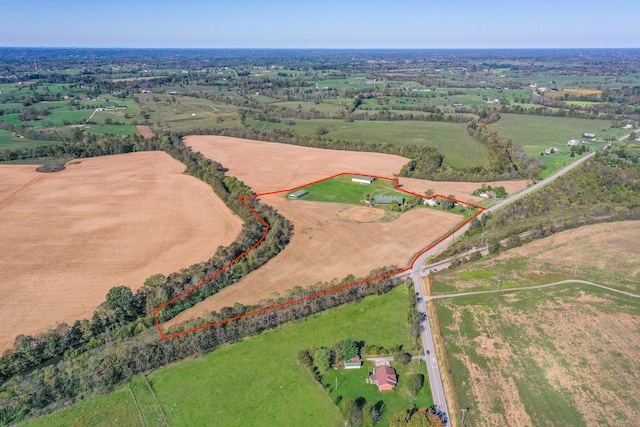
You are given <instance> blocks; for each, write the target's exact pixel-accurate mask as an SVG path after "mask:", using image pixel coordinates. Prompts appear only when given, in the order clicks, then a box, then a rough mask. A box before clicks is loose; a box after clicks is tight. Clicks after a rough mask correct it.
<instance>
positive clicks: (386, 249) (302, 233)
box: [164, 184, 462, 328]
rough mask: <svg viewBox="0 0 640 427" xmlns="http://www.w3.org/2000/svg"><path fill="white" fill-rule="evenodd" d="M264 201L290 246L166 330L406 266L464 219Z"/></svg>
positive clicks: (273, 198) (276, 198) (429, 212)
mask: <svg viewBox="0 0 640 427" xmlns="http://www.w3.org/2000/svg"><path fill="white" fill-rule="evenodd" d="M354 185H358V184H354ZM261 199H262V201H263V202H264V203H266V204H268V205H270V206H273V207H274V208H276V209H277V210H278V211H279V212H280V213H281V214H282V215H284V216H285V218H287V219H289V220H290V221H292V222H293V225H294V235H293V238H292V239H291V242H290V243H289V245H287V247H286V248H285V249H284V250H283V251H282V252H281V253H280V254H278V255H277V256H276V257H275V258H274V259H273V260H271V261H269V263H267V264H266V265H265V266H263V267H261V268H260V269H259V270H256V271H254V272H252V273H250V274H249V275H248V276H247V277H245V278H244V279H242V280H241V281H239V282H238V283H236V284H234V285H233V286H230V287H227V288H225V289H223V290H222V291H220V292H218V293H217V294H215V295H213V296H211V297H209V298H208V299H206V300H205V301H202V302H201V303H199V304H197V305H196V306H194V307H193V308H191V309H188V310H185V311H183V312H182V313H180V314H179V315H178V316H176V317H175V318H173V319H172V320H170V321H169V322H167V323H166V324H165V325H164V327H165V328H166V327H170V326H172V325H176V324H178V323H180V322H182V321H184V320H188V319H192V318H195V317H198V316H203V315H205V314H207V313H209V312H210V311H212V310H215V311H220V309H221V308H223V307H231V306H233V304H235V303H236V302H240V303H242V304H254V303H258V302H260V301H261V300H264V299H269V298H272V297H273V296H274V294H276V293H283V291H285V290H287V289H292V288H294V287H296V286H301V287H308V286H311V285H313V284H315V283H317V282H319V281H329V280H332V279H334V278H337V279H343V278H344V277H346V276H347V275H349V274H353V275H355V276H356V277H361V276H365V275H366V274H368V273H369V272H370V271H371V270H373V269H374V268H377V267H381V266H385V265H398V266H406V265H407V264H408V263H409V261H411V258H412V256H413V255H415V254H416V253H417V252H419V251H420V250H421V249H424V248H425V247H426V246H428V244H429V243H431V242H433V241H434V240H436V238H438V237H439V236H442V235H444V234H445V233H446V232H448V231H449V230H450V229H451V228H452V227H453V226H454V225H456V224H458V223H459V222H461V221H462V217H461V216H459V215H454V214H450V213H447V212H444V211H440V210H435V209H427V208H414V209H412V210H410V211H408V212H405V213H403V214H401V215H398V214H395V213H392V212H389V213H388V214H387V215H389V217H388V219H387V218H384V219H381V220H380V221H377V222H350V221H345V220H344V219H341V218H340V215H341V214H342V216H343V217H344V212H345V211H348V210H350V209H353V207H352V206H350V205H345V204H340V203H323V202H309V201H305V200H287V199H285V198H284V195H283V194H274V195H269V196H263V197H261ZM364 209H368V210H371V211H377V210H379V211H381V212H383V211H382V210H381V209H375V208H364ZM347 215H348V214H347Z"/></svg>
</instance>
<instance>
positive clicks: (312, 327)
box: [149, 286, 430, 427]
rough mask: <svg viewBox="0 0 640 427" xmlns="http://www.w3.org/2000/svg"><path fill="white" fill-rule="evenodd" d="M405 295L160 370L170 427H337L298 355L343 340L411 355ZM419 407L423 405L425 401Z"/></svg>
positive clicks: (157, 379) (156, 377) (157, 385)
mask: <svg viewBox="0 0 640 427" xmlns="http://www.w3.org/2000/svg"><path fill="white" fill-rule="evenodd" d="M407 296H408V295H407V288H406V287H404V286H401V287H399V288H396V289H395V290H393V291H392V292H391V293H389V294H387V295H383V296H373V297H368V298H366V299H365V300H363V301H361V302H359V303H356V304H351V305H348V306H343V307H340V308H337V309H335V310H331V311H327V312H325V313H320V314H318V315H314V316H311V317H309V318H306V319H303V320H301V321H300V322H296V323H293V324H288V325H285V326H283V327H280V328H278V329H276V330H272V331H267V332H265V333H262V334H260V335H259V336H256V337H253V338H249V339H247V340H244V341H242V342H239V343H237V344H233V345H230V346H227V347H224V348H221V349H218V350H215V351H214V352H212V353H210V354H208V355H206V356H204V357H202V358H199V359H196V360H189V361H185V362H181V363H179V364H177V365H175V366H172V367H169V368H166V369H161V370H158V371H156V372H154V373H152V374H151V375H150V376H149V381H150V383H151V385H152V386H153V389H154V390H155V392H156V394H157V396H158V399H159V401H160V402H161V404H162V406H163V408H164V410H165V412H166V414H167V418H168V419H169V422H170V424H172V425H206V424H207V420H211V419H213V418H215V420H216V422H217V423H219V425H226V426H246V425H264V424H267V425H278V426H301V425H312V426H315V425H317V426H336V427H338V426H342V425H343V421H342V417H341V415H340V414H339V412H338V410H337V408H336V407H335V406H334V404H333V402H332V400H331V397H330V396H327V393H326V392H325V391H324V390H322V389H320V388H319V387H318V385H317V384H316V382H315V379H314V378H313V377H312V376H311V375H310V374H309V373H308V372H307V371H306V369H305V368H303V367H302V366H300V365H299V364H298V362H297V355H298V351H299V350H302V349H308V348H310V347H312V346H316V347H320V346H327V347H330V346H331V345H332V344H333V343H334V342H336V341H338V340H341V339H346V338H351V339H353V340H354V341H364V342H365V343H370V344H375V345H377V346H384V347H385V348H391V347H393V346H396V345H402V346H404V347H405V348H407V349H411V348H412V347H413V339H412V338H411V337H410V335H409V325H408V323H407V320H406V317H407V316H406V313H407V302H406V301H407ZM383 319H384V320H383ZM247 393H250V395H251V399H250V400H247V398H246V396H247ZM373 394H374V395H377V396H376V400H375V401H374V402H373V403H375V402H377V401H378V400H380V399H382V400H383V401H385V403H386V402H387V400H388V399H387V397H386V395H385V394H380V393H378V392H377V391H376V392H375V393H373ZM389 403H390V404H391V403H392V402H391V401H389ZM409 403H410V402H409V401H408V400H407V401H405V402H404V405H403V404H402V402H400V403H399V404H398V405H399V406H400V407H406V406H408V405H409ZM419 403H420V404H421V405H428V404H429V403H430V399H428V397H424V399H423V400H420V401H419ZM392 410H396V408H394V407H393V406H390V407H388V408H387V410H386V411H385V412H383V421H382V422H381V424H380V425H385V422H387V423H388V420H389V417H390V415H391V414H392V412H391V411H392ZM398 410H399V409H398Z"/></svg>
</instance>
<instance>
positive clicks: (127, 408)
mask: <svg viewBox="0 0 640 427" xmlns="http://www.w3.org/2000/svg"><path fill="white" fill-rule="evenodd" d="M147 425H152V424H144V423H143V422H142V420H141V419H140V416H139V415H138V411H137V409H136V404H135V401H134V400H133V398H132V395H131V392H130V391H129V389H128V388H122V389H120V390H116V391H114V392H112V393H109V394H107V395H104V396H100V397H96V398H92V399H87V400H85V401H83V402H80V403H77V404H75V405H73V406H72V407H70V408H66V409H61V410H59V411H57V412H54V413H52V414H48V415H45V416H43V417H40V418H36V419H34V420H31V421H27V422H25V423H22V424H20V427H59V426H65V427H86V426H95V427H123V426H127V427H138V426H139V427H146V426H147Z"/></svg>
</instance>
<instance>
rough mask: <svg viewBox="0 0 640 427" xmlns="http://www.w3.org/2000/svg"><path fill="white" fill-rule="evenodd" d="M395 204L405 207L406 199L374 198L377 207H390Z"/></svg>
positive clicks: (392, 197)
mask: <svg viewBox="0 0 640 427" xmlns="http://www.w3.org/2000/svg"><path fill="white" fill-rule="evenodd" d="M393 202H397V203H398V204H399V205H404V197H402V196H373V203H374V204H376V205H390V204H391V203H393Z"/></svg>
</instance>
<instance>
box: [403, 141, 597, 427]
mask: <svg viewBox="0 0 640 427" xmlns="http://www.w3.org/2000/svg"><path fill="white" fill-rule="evenodd" d="M595 154H596V152H595V151H594V152H592V153H589V154H587V155H586V156H584V157H582V158H580V159H578V160H577V161H575V162H574V163H572V164H570V165H569V166H567V167H565V168H563V169H561V170H559V171H558V172H556V173H555V174H553V175H551V176H549V177H547V178H545V179H544V180H542V181H540V182H538V183H537V184H534V185H532V186H530V187H528V188H526V189H524V190H522V191H521V192H519V193H518V194H514V195H512V196H510V197H508V198H506V199H505V200H503V201H501V202H500V203H498V204H497V205H495V206H492V207H491V208H488V209H486V210H485V211H484V212H483V213H482V215H484V214H486V213H489V212H493V211H496V210H498V209H500V208H502V207H504V206H506V205H508V204H509V203H513V202H515V201H516V200H518V199H520V198H522V197H524V196H526V195H527V194H530V193H532V192H534V191H536V190H538V189H540V188H542V187H543V186H545V185H547V184H549V183H550V182H552V181H554V180H555V179H558V178H559V177H561V176H563V175H565V174H566V173H567V172H569V171H570V170H572V169H575V168H576V167H578V166H579V165H581V164H582V163H584V162H586V161H587V160H588V159H590V158H592V157H593V156H595ZM469 226H470V224H465V225H464V226H462V227H460V228H458V229H456V230H455V232H454V233H453V234H452V235H451V236H450V237H448V238H446V239H444V240H443V241H440V242H438V243H437V244H436V245H434V246H432V247H431V248H429V249H428V250H427V251H425V252H424V253H422V254H421V255H419V256H418V257H417V258H416V260H415V261H414V263H413V265H412V268H411V270H409V271H408V272H407V273H406V274H407V275H408V276H410V277H411V279H412V280H413V286H414V289H415V292H416V296H417V297H418V310H419V311H420V313H423V314H424V316H423V320H422V322H421V325H420V326H421V338H422V345H423V347H424V349H425V351H429V353H430V355H429V356H430V357H427V358H426V363H427V372H428V374H429V384H430V385H431V393H432V394H433V403H434V405H435V407H436V409H437V410H438V411H440V413H441V418H442V419H443V420H444V425H445V426H448V425H450V424H449V409H448V407H447V401H446V398H445V395H444V388H443V386H442V377H441V376H440V369H439V367H438V361H437V358H436V354H435V351H434V349H435V345H434V341H433V332H432V331H431V325H430V324H429V319H428V318H427V307H426V301H427V299H426V298H425V295H424V289H423V287H422V274H421V272H422V270H423V264H424V262H425V261H426V260H427V258H429V257H431V256H433V255H436V254H437V253H439V252H440V251H442V250H443V249H445V248H446V247H447V246H448V245H449V244H450V243H451V242H453V241H454V240H455V237H456V236H461V235H462V234H464V233H465V232H466V231H467V229H468V228H469ZM528 289H531V288H528ZM466 295H470V294H466Z"/></svg>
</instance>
